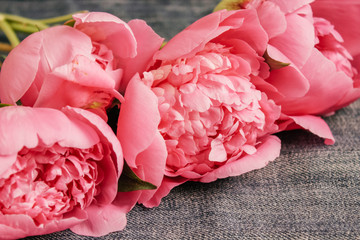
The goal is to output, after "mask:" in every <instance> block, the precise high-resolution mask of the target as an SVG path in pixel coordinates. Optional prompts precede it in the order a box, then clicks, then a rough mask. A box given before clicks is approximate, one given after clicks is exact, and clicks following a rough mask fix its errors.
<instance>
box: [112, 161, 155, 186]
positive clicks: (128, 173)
mask: <svg viewBox="0 0 360 240" xmlns="http://www.w3.org/2000/svg"><path fill="white" fill-rule="evenodd" d="M153 189H156V186H155V185H153V184H151V183H149V182H145V181H143V180H141V179H140V178H139V177H138V176H136V174H135V173H134V172H133V171H132V170H131V168H130V167H129V166H128V165H127V163H126V162H124V168H123V171H122V173H121V176H120V179H119V182H118V192H131V191H137V190H153Z"/></svg>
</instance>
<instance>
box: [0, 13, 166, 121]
mask: <svg viewBox="0 0 360 240" xmlns="http://www.w3.org/2000/svg"><path fill="white" fill-rule="evenodd" d="M74 19H75V21H76V22H75V26H74V28H71V27H68V26H57V27H52V28H48V29H46V30H44V31H41V32H38V33H35V34H32V35H30V36H29V37H28V38H26V39H25V40H24V41H23V42H21V43H20V45H19V46H18V47H16V48H15V49H14V50H13V51H12V52H11V53H10V54H9V56H8V57H7V58H6V60H5V62H4V64H3V66H2V69H1V75H0V99H1V102H2V103H8V104H14V103H15V102H17V101H18V100H21V102H22V103H23V105H26V106H33V107H51V108H57V109H61V108H62V107H64V106H67V105H69V106H73V107H79V108H84V109H88V110H91V111H94V112H96V113H98V114H99V115H101V116H102V117H103V118H106V112H105V108H106V107H107V106H108V105H109V104H110V103H111V101H112V99H113V98H114V97H116V98H121V96H120V94H119V93H118V92H117V90H119V88H120V87H121V86H122V87H124V86H126V82H127V81H129V79H130V78H131V77H132V75H134V74H135V72H137V71H144V69H145V68H146V65H147V62H148V61H149V60H150V59H151V57H152V55H153V52H155V51H156V50H158V49H159V47H160V45H161V43H162V39H161V38H160V37H159V36H158V35H156V34H155V33H154V32H153V31H152V29H151V28H150V27H149V26H147V25H146V24H145V22H144V21H141V20H133V21H131V22H130V23H129V24H126V23H125V22H123V21H122V20H120V19H118V18H116V17H115V16H113V15H110V14H108V13H96V12H94V13H83V14H76V15H74Z"/></svg>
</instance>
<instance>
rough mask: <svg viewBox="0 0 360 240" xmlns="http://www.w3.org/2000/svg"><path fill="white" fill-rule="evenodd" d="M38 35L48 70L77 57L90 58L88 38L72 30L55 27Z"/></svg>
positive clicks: (64, 27)
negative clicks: (41, 41)
mask: <svg viewBox="0 0 360 240" xmlns="http://www.w3.org/2000/svg"><path fill="white" fill-rule="evenodd" d="M40 33H42V35H43V36H42V38H43V45H42V48H43V55H44V56H43V57H44V58H45V60H46V62H47V64H48V65H49V67H50V69H53V68H55V67H58V66H61V65H64V64H67V63H69V62H71V61H72V60H73V59H74V58H75V56H77V55H84V56H90V53H91V50H92V44H91V40H90V38H89V37H88V36H86V35H85V34H84V33H82V32H80V31H78V30H76V29H74V28H71V27H68V26H55V27H51V28H48V29H45V30H43V31H41V32H40ZM36 67H37V65H36Z"/></svg>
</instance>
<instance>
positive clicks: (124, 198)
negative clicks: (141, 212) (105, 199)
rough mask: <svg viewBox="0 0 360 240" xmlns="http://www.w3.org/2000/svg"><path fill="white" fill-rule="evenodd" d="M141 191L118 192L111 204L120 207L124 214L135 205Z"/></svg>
mask: <svg viewBox="0 0 360 240" xmlns="http://www.w3.org/2000/svg"><path fill="white" fill-rule="evenodd" d="M141 193H142V191H131V192H118V194H117V196H116V198H115V200H114V201H113V204H114V205H116V206H118V207H120V208H121V210H122V211H123V212H125V213H127V212H130V210H131V209H132V208H133V207H134V206H135V205H136V203H137V201H138V199H139V197H140V195H141Z"/></svg>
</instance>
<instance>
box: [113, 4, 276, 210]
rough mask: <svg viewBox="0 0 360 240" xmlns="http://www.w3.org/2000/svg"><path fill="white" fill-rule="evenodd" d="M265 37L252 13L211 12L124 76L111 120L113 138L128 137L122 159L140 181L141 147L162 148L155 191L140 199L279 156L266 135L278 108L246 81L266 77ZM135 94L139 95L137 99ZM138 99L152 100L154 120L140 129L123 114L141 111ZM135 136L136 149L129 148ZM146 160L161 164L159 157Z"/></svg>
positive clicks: (148, 201)
mask: <svg viewBox="0 0 360 240" xmlns="http://www.w3.org/2000/svg"><path fill="white" fill-rule="evenodd" d="M267 40H268V39H267V35H266V34H265V32H264V30H263V29H262V28H261V26H260V24H259V22H258V20H257V16H256V12H255V11H254V10H244V11H234V12H227V11H221V12H216V13H213V14H211V15H208V16H206V17H204V18H202V19H200V20H198V21H197V22H195V23H194V24H192V25H190V26H189V27H188V28H186V29H185V30H184V31H183V32H181V33H179V34H178V35H177V36H175V37H174V38H173V39H172V40H170V41H169V42H168V43H167V44H166V45H165V47H164V48H163V49H161V50H160V51H158V52H157V53H156V54H155V56H154V64H153V65H152V66H151V67H150V68H149V70H148V71H146V72H144V73H143V74H142V77H135V78H134V79H133V80H132V81H130V83H129V86H128V88H127V90H126V93H125V102H124V103H123V104H122V106H121V110H120V117H119V124H118V130H119V131H118V136H119V138H120V140H121V141H122V140H124V141H125V139H127V143H125V144H124V145H123V147H124V156H125V159H126V161H128V162H130V164H129V165H130V166H132V167H133V169H134V171H135V172H136V171H137V172H141V174H142V175H144V177H145V178H146V172H145V171H143V170H142V169H143V168H144V167H140V168H139V166H141V165H142V162H143V161H145V160H143V159H142V157H141V155H142V152H141V151H144V149H145V151H148V152H150V151H151V150H150V147H153V145H154V144H155V142H154V139H157V140H156V141H157V142H160V143H161V144H160V143H159V144H158V146H159V147H158V148H160V149H161V150H162V151H163V152H165V153H166V154H163V155H162V157H163V158H162V159H164V158H166V161H165V167H164V168H165V170H162V172H160V174H159V175H160V177H161V174H163V175H164V176H165V177H163V179H162V181H161V184H160V186H159V189H158V190H157V191H156V192H155V191H153V192H155V193H153V194H146V196H145V197H142V198H140V200H139V202H140V203H143V204H145V205H146V206H154V205H157V204H159V202H160V199H161V197H163V196H165V195H166V194H167V193H168V191H169V190H170V189H171V188H172V187H174V186H176V185H178V184H180V183H182V182H184V181H187V180H192V181H202V182H210V181H214V180H216V179H217V178H225V177H228V176H235V175H239V174H242V173H244V172H247V171H250V170H253V169H257V168H260V167H263V166H265V165H266V164H267V163H268V162H269V161H272V160H274V159H275V158H276V157H277V156H278V154H279V149H280V142H279V140H278V138H276V137H275V136H270V134H271V133H274V132H276V131H277V130H278V127H277V125H276V124H275V121H276V120H277V119H278V118H279V116H280V107H279V106H277V105H276V104H275V103H274V102H273V101H272V100H269V99H268V98H267V96H266V94H264V93H263V92H261V91H259V90H258V89H257V88H256V87H255V85H254V84H253V83H252V81H253V80H254V79H257V78H263V77H266V75H267V74H268V69H269V68H268V66H267V64H265V63H264V59H263V58H262V57H261V56H262V55H263V53H264V51H265V48H266V42H267ZM134 92H139V93H138V94H137V95H141V96H142V99H141V100H138V102H137V103H135V96H134V95H133V94H134ZM150 99H151V101H150ZM140 101H146V103H147V104H149V103H150V102H151V107H152V108H153V113H152V115H155V116H154V117H151V118H149V116H147V119H146V120H148V121H149V120H153V121H151V131H150V130H149V131H146V134H144V131H143V127H141V125H140V123H139V121H136V120H135V119H134V118H131V117H129V112H130V111H137V112H139V111H140V110H131V109H136V108H140V107H142V109H144V107H145V108H150V107H149V106H146V105H145V106H144V104H145V103H143V104H141V103H140ZM130 106H131V107H130ZM148 112H150V111H147V113H148ZM144 114H145V113H144ZM157 114H158V115H157ZM140 118H141V117H140ZM146 120H142V121H146ZM145 124H146V125H150V123H145ZM140 134H141V135H140ZM144 136H148V138H149V140H148V143H147V146H149V143H150V144H151V145H150V147H148V148H147V147H146V145H145V141H144ZM140 137H142V139H141V140H140ZM139 141H141V142H142V143H144V146H143V148H142V149H140V148H138V147H137V148H135V147H133V145H134V144H135V142H137V143H138V144H139ZM151 141H153V142H152V143H151ZM165 149H166V150H165ZM152 151H154V150H152ZM139 153H140V154H139ZM147 160H148V161H152V162H153V163H152V165H155V164H159V165H161V164H162V163H161V162H160V161H159V158H157V159H156V160H150V159H149V158H148V159H147ZM148 164H150V163H148ZM160 180H161V178H160Z"/></svg>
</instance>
